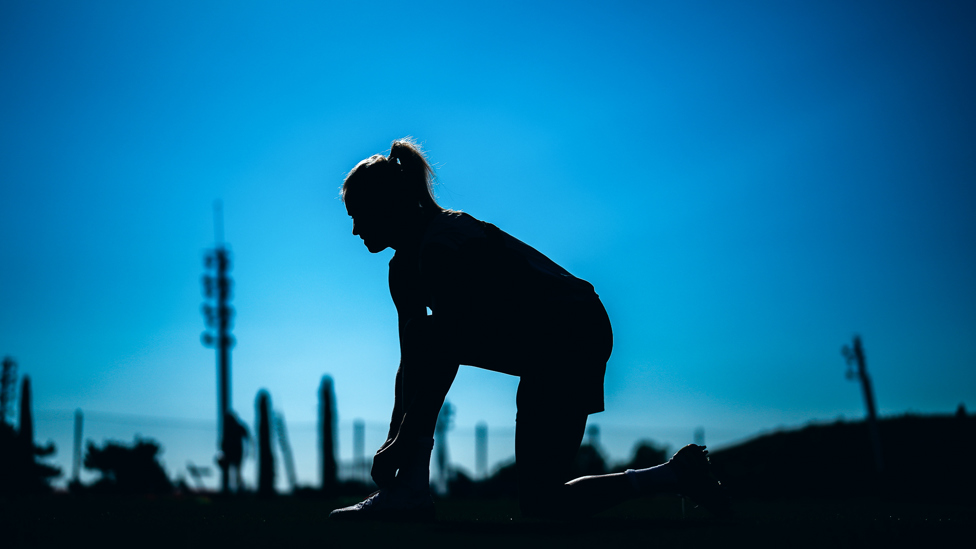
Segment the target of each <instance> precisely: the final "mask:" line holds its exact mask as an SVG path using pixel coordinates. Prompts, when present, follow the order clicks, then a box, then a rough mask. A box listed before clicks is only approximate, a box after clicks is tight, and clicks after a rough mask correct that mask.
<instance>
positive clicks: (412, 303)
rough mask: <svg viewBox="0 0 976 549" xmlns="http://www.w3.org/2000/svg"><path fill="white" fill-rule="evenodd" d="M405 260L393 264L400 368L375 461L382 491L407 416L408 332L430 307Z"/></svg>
mask: <svg viewBox="0 0 976 549" xmlns="http://www.w3.org/2000/svg"><path fill="white" fill-rule="evenodd" d="M402 262H403V259H402V258H400V257H398V256H394V258H393V260H391V261H390V276H389V283H390V295H391V296H392V297H393V304H394V305H395V306H396V309H397V324H398V327H399V334H400V366H399V367H398V368H397V374H396V382H395V384H394V398H393V413H392V415H391V417H390V429H389V431H388V432H387V435H386V441H385V442H384V443H383V444H382V445H381V446H380V448H379V450H377V451H376V455H375V456H374V457H373V468H372V471H371V475H372V477H373V481H374V482H376V485H377V486H380V487H383V486H385V485H386V484H388V483H390V482H392V480H393V478H394V477H395V475H396V470H397V468H398V466H399V456H397V453H398V452H397V451H396V448H394V443H395V442H396V440H397V436H398V435H399V434H400V432H401V428H402V427H403V424H404V419H405V415H406V408H407V407H408V405H407V403H406V397H405V395H404V392H403V356H404V351H405V348H404V347H405V346H404V342H405V333H404V332H405V329H406V326H407V324H408V323H409V322H410V320H411V319H412V318H417V317H420V316H426V314H427V307H426V306H425V305H424V303H423V297H422V295H421V294H420V292H419V291H418V288H419V286H418V285H417V283H416V280H411V277H409V276H408V273H409V272H410V271H409V270H406V269H404V268H403V267H402Z"/></svg>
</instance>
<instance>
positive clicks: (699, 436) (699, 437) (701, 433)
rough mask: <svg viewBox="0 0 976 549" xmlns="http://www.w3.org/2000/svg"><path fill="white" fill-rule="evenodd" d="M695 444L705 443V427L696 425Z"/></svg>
mask: <svg viewBox="0 0 976 549" xmlns="http://www.w3.org/2000/svg"><path fill="white" fill-rule="evenodd" d="M695 444H697V445H699V446H704V445H705V428H704V427H696V428H695Z"/></svg>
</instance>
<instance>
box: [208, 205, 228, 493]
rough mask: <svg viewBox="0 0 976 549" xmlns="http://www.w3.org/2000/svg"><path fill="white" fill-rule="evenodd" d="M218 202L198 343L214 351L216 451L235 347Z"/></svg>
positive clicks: (223, 479)
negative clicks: (231, 350) (215, 357)
mask: <svg viewBox="0 0 976 549" xmlns="http://www.w3.org/2000/svg"><path fill="white" fill-rule="evenodd" d="M222 215H223V214H222V211H221V206H220V202H219V201H218V202H215V203H214V240H215V243H214V248H213V249H212V250H209V251H207V253H206V255H205V256H204V260H203V264H204V266H205V267H206V269H207V274H204V275H203V295H204V296H206V298H207V302H206V303H204V304H203V316H204V319H205V320H206V323H207V331H205V332H203V335H202V336H201V340H202V341H203V344H204V345H205V346H207V347H214V348H215V349H216V350H217V448H218V449H219V448H220V447H221V443H222V441H223V440H224V417H225V416H226V415H227V412H229V411H230V410H231V402H230V397H231V394H230V349H231V347H233V346H234V342H235V341H234V336H232V335H231V334H230V329H231V324H232V322H233V317H234V309H233V308H232V307H231V306H230V299H231V287H232V285H233V281H232V280H231V278H230V276H228V274H227V273H228V272H230V268H231V265H230V252H229V251H228V250H227V248H226V247H225V246H224V243H223V219H222ZM229 470H230V468H229V466H228V465H227V464H226V462H224V463H223V464H221V466H220V489H221V491H222V492H224V493H227V492H229V491H230V476H229Z"/></svg>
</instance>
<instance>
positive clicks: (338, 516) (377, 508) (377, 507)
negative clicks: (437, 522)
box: [329, 487, 434, 522]
mask: <svg viewBox="0 0 976 549" xmlns="http://www.w3.org/2000/svg"><path fill="white" fill-rule="evenodd" d="M329 518H330V519H334V520H383V521H397V522H399V521H403V522H427V521H432V520H434V500H433V499H432V498H431V497H430V493H429V492H427V493H420V494H411V493H409V492H408V491H407V490H403V489H397V488H396V487H393V488H385V489H381V490H377V491H375V492H373V493H372V494H370V496H369V497H368V498H366V499H365V500H363V501H360V502H359V503H357V504H355V505H350V506H349V507H343V508H341V509H335V510H333V511H332V512H331V513H329Z"/></svg>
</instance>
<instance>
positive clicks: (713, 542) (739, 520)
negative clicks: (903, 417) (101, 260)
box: [0, 496, 976, 549]
mask: <svg viewBox="0 0 976 549" xmlns="http://www.w3.org/2000/svg"><path fill="white" fill-rule="evenodd" d="M351 502H352V500H316V499H299V498H288V497H280V498H277V499H274V500H271V501H262V500H257V499H250V498H245V499H219V498H215V499H210V498H202V497H194V498H158V499H147V498H123V497H104V496H103V497H94V496H86V497H71V496H49V497H37V498H29V499H21V500H16V501H14V500H6V501H0V512H2V519H0V546H2V547H69V546H76V547H77V546H84V547H97V546H107V547H147V546H148V547H180V548H195V547H238V546H247V547H256V546H267V547H276V548H277V547H323V548H324V547H358V546H366V547H418V546H425V547H432V548H437V547H459V548H462V549H474V548H481V547H491V548H498V549H518V548H522V547H526V548H528V547H532V548H538V547H549V546H552V547H589V548H607V547H627V548H629V547H712V548H717V547H722V546H727V547H865V546H869V547H912V546H914V547H933V546H936V545H937V544H940V543H953V544H955V542H957V541H962V540H968V541H966V542H965V543H964V544H963V546H968V543H971V542H972V539H973V537H974V533H976V508H974V507H965V506H954V505H944V504H940V503H939V502H934V501H933V502H906V501H890V500H878V499H851V500H811V499H803V500H777V501H762V500H747V501H738V502H735V511H736V518H732V519H722V520H717V519H713V518H710V517H708V515H707V513H705V512H704V511H702V510H700V509H694V508H691V506H690V505H689V506H688V507H687V509H686V510H685V512H684V513H682V507H681V502H680V500H679V499H677V498H673V497H667V498H664V497H662V498H652V499H645V500H639V501H633V502H629V503H627V504H625V505H621V506H619V507H617V508H615V509H612V510H610V511H607V512H605V513H603V514H601V515H598V516H596V517H593V518H590V519H586V520H577V521H571V522H565V523H562V522H551V521H535V520H522V519H520V518H519V516H518V510H517V504H516V503H515V501H513V500H504V499H498V500H445V501H440V502H438V507H437V520H436V521H435V522H434V523H429V524H389V523H373V522H363V523H336V522H330V521H329V520H328V518H327V517H328V513H329V511H330V510H331V509H333V508H335V507H337V506H340V505H346V504H348V503H351Z"/></svg>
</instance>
